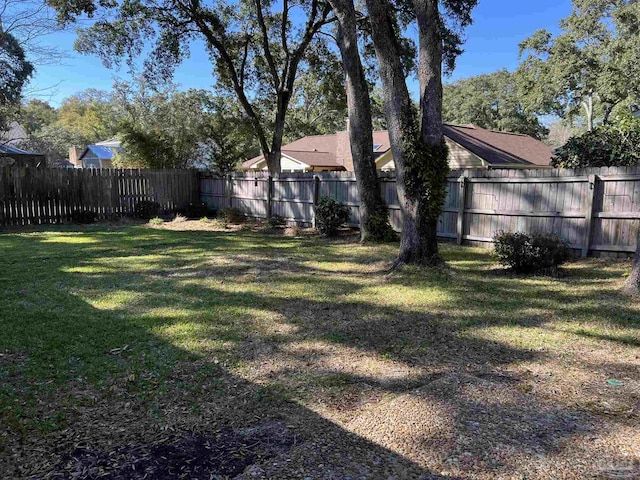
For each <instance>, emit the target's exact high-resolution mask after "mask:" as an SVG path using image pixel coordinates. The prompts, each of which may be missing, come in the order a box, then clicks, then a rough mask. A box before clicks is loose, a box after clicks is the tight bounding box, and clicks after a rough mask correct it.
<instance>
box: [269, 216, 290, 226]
mask: <svg viewBox="0 0 640 480" xmlns="http://www.w3.org/2000/svg"><path fill="white" fill-rule="evenodd" d="M268 222H269V226H271V227H273V228H276V227H284V226H285V225H286V224H287V220H286V219H285V218H284V217H281V216H280V215H271V217H269V220H268Z"/></svg>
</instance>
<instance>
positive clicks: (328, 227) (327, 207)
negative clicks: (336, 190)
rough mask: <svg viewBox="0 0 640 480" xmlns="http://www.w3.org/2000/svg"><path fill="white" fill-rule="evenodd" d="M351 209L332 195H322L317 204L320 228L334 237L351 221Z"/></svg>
mask: <svg viewBox="0 0 640 480" xmlns="http://www.w3.org/2000/svg"><path fill="white" fill-rule="evenodd" d="M350 215H351V211H350V210H349V207H347V206H346V205H345V204H343V203H340V202H338V201H336V200H334V199H333V198H331V197H322V198H321V199H320V201H319V202H318V205H317V206H316V221H317V225H318V230H319V231H320V233H321V234H323V235H326V236H327V237H334V236H336V235H337V233H338V229H339V228H340V227H342V226H343V225H344V224H345V223H347V222H348V221H349V217H350Z"/></svg>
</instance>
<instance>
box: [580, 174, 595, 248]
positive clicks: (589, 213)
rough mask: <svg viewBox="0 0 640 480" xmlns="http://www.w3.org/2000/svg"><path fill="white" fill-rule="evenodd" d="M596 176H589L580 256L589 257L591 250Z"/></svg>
mask: <svg viewBox="0 0 640 480" xmlns="http://www.w3.org/2000/svg"><path fill="white" fill-rule="evenodd" d="M598 180H599V178H598V176H597V175H589V188H590V189H591V192H588V195H587V204H586V205H585V218H584V240H583V242H582V256H583V257H586V256H587V255H589V250H590V249H591V234H592V233H593V209H594V208H595V204H596V202H595V198H596V192H597V191H598Z"/></svg>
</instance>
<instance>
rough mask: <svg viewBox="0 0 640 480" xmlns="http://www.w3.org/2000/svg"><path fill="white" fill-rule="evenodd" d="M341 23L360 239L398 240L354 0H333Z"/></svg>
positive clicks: (339, 40) (331, 0)
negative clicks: (383, 182) (379, 162)
mask: <svg viewBox="0 0 640 480" xmlns="http://www.w3.org/2000/svg"><path fill="white" fill-rule="evenodd" d="M330 3H331V6H332V7H333V11H334V14H335V15H336V17H337V19H338V45H339V47H340V53H341V55H342V64H343V68H344V73H345V79H346V90H347V106H348V109H349V140H350V145H351V157H352V158H353V167H354V170H355V174H356V185H357V187H358V192H359V194H360V239H361V240H362V241H367V240H374V241H381V240H386V239H389V238H391V237H393V236H394V232H393V230H392V228H391V226H390V225H389V220H388V213H387V209H386V206H385V204H384V201H383V199H382V195H381V193H380V185H379V184H378V173H377V171H376V162H375V157H374V154H373V133H372V132H373V126H372V124H371V103H370V99H369V87H368V85H367V81H366V78H365V75H364V69H363V68H362V62H361V60H360V52H359V51H358V36H357V32H356V12H355V8H354V5H353V0H330Z"/></svg>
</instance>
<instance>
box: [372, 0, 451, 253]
mask: <svg viewBox="0 0 640 480" xmlns="http://www.w3.org/2000/svg"><path fill="white" fill-rule="evenodd" d="M434 1H435V0H434ZM367 7H368V10H369V16H370V20H371V30H372V37H373V42H374V47H375V50H376V57H377V58H378V64H379V71H380V79H381V81H382V85H383V89H384V98H385V113H386V119H387V127H388V130H389V139H390V141H391V150H392V153H393V159H394V161H395V165H396V180H397V182H396V184H397V190H398V200H399V202H400V206H401V208H402V216H403V227H402V239H401V242H400V253H399V255H398V258H397V260H396V265H399V264H401V263H420V264H427V265H436V264H439V263H441V262H442V259H441V257H440V255H439V253H438V242H437V222H438V217H439V214H440V211H441V209H442V201H443V199H444V188H445V185H446V175H447V172H448V165H447V148H446V145H445V144H444V141H443V139H442V123H441V122H442V119H441V110H442V103H441V102H442V85H441V83H439V82H441V80H435V77H436V76H437V74H438V73H439V70H438V68H439V67H438V68H436V69H434V68H433V62H434V61H435V57H437V54H438V52H440V61H441V55H442V53H441V48H442V47H441V46H439V47H437V48H435V52H433V51H431V50H429V51H426V52H423V50H424V49H425V47H427V46H428V43H429V42H431V41H433V37H434V35H437V32H436V33H435V34H434V33H433V32H430V30H429V29H433V26H434V25H435V26H437V17H435V18H434V19H431V20H430V22H431V23H430V24H428V25H427V24H426V23H425V22H426V21H427V20H426V19H425V18H421V19H420V20H419V28H421V30H420V68H421V72H420V86H421V110H422V119H423V122H424V123H425V125H424V128H422V129H420V128H419V126H418V119H417V118H416V116H415V114H414V111H413V107H412V105H411V97H410V96H409V91H408V89H407V84H406V82H405V77H404V73H403V72H404V70H403V67H402V64H401V61H400V57H401V55H400V45H399V42H398V39H397V37H396V32H395V28H394V19H393V18H391V16H390V13H391V12H392V8H391V5H389V3H388V1H387V0H367ZM435 8H436V11H437V4H436V6H435ZM428 12H429V11H428V10H425V11H424V12H423V13H425V14H427V13H428ZM425 27H428V28H427V30H426V31H424V29H425ZM434 92H435V93H434ZM434 95H435V96H436V97H437V98H435V99H434V98H432V97H433V96H434ZM432 102H435V103H432ZM438 125H439V128H438ZM434 128H435V130H433V129H434Z"/></svg>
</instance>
